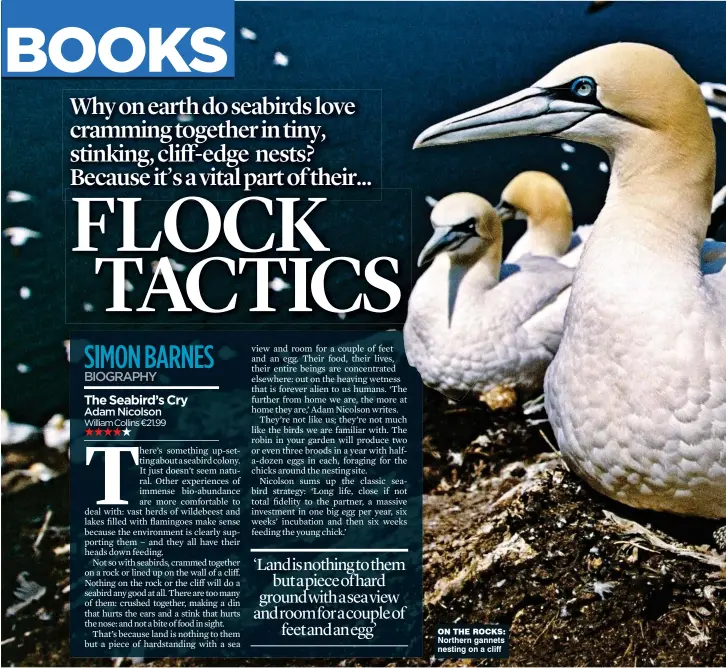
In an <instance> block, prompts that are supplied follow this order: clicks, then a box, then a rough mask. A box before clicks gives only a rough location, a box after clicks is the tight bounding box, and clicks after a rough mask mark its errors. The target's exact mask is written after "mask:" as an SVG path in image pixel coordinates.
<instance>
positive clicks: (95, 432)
mask: <svg viewBox="0 0 726 668" xmlns="http://www.w3.org/2000/svg"><path fill="white" fill-rule="evenodd" d="M83 433H84V434H85V435H86V436H121V435H123V436H131V430H130V429H128V428H127V429H119V428H118V427H116V428H115V429H109V428H106V429H99V428H96V429H91V428H90V427H89V428H88V429H86V430H85V431H84V432H83Z"/></svg>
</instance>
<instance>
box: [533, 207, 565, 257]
mask: <svg viewBox="0 0 726 668" xmlns="http://www.w3.org/2000/svg"><path fill="white" fill-rule="evenodd" d="M527 233H528V234H529V236H530V239H531V243H530V252H531V253H532V255H546V256H549V257H562V256H563V255H564V254H565V253H566V252H567V249H568V248H569V247H570V243H571V240H572V213H571V212H569V211H568V212H566V211H562V212H561V213H560V214H558V215H548V216H546V217H544V218H538V217H536V216H528V217H527Z"/></svg>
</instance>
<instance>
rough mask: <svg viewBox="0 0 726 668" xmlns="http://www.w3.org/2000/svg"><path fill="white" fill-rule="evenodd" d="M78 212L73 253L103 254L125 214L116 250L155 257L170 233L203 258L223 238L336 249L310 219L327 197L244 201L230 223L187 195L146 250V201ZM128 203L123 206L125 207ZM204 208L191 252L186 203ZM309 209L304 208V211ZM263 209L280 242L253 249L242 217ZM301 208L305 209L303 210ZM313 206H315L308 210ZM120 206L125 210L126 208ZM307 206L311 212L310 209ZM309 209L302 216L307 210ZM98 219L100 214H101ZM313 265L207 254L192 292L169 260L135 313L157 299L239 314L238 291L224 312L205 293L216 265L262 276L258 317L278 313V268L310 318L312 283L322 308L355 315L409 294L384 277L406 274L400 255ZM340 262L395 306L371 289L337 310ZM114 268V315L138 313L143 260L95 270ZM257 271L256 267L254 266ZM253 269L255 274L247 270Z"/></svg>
mask: <svg viewBox="0 0 726 668" xmlns="http://www.w3.org/2000/svg"><path fill="white" fill-rule="evenodd" d="M73 201H74V202H76V205H77V208H78V245H77V246H75V247H74V248H73V251H74V252H81V253H96V252H98V248H97V247H96V246H94V241H93V238H94V235H96V234H104V233H105V232H106V216H107V214H114V213H117V212H118V213H120V214H121V216H122V245H121V246H119V247H118V248H117V249H116V250H117V251H118V252H120V253H153V252H157V251H158V250H159V247H160V245H161V241H162V236H164V237H166V239H167V241H168V242H169V243H171V245H172V246H173V247H174V248H175V249H177V250H178V251H180V252H182V253H185V254H195V253H202V252H204V251H206V250H207V249H209V248H210V247H211V246H213V245H214V244H215V243H216V242H217V241H218V239H220V237H221V236H223V237H224V238H225V240H226V242H227V243H228V244H229V245H230V246H231V247H232V248H234V249H235V250H236V251H238V252H240V253H245V254H246V255H252V256H254V255H255V254H259V253H266V252H269V251H271V250H275V251H277V252H281V253H282V252H285V253H300V252H302V250H301V248H300V247H299V246H298V242H299V240H303V241H304V242H305V244H306V245H307V247H308V248H309V249H310V250H311V251H313V252H315V253H327V252H330V248H328V247H327V246H326V245H325V244H324V243H323V242H322V241H321V240H320V238H319V237H318V235H317V234H316V233H315V232H314V230H313V229H312V227H311V226H310V225H309V224H308V222H307V220H306V217H307V216H308V215H310V213H311V212H312V211H313V210H314V209H315V208H316V207H318V206H319V205H321V204H322V203H323V202H326V201H327V200H326V199H325V198H315V197H313V198H310V199H308V200H301V199H300V198H297V197H278V198H276V199H274V200H272V199H269V198H266V197H245V198H244V199H241V200H238V201H237V202H235V203H234V204H232V206H230V207H229V209H227V211H226V213H225V215H224V218H222V214H221V213H220V211H219V210H218V209H217V207H216V206H215V205H214V203H212V202H210V201H209V200H206V199H204V198H203V197H194V196H190V197H184V198H182V199H179V200H176V201H175V202H173V203H172V204H171V206H170V207H169V208H168V209H167V212H166V215H165V216H164V230H163V232H161V231H160V232H158V233H157V234H156V237H155V238H154V241H153V242H152V243H151V245H150V246H147V247H139V246H137V244H136V204H137V202H140V201H141V198H138V197H120V198H97V197H86V198H76V199H74V200H73ZM117 204H120V206H117ZM185 204H186V205H188V206H189V205H191V206H198V207H201V208H202V209H203V211H204V214H205V216H206V223H207V234H206V238H205V240H204V242H203V243H202V244H201V245H200V246H198V247H197V248H190V247H188V246H187V245H186V244H185V243H184V242H183V241H182V239H181V236H180V234H179V223H178V216H179V211H180V209H181V207H182V206H184V205H185ZM301 204H302V206H300V205H301ZM250 205H252V206H258V207H259V206H263V207H264V208H265V210H266V212H267V214H268V215H269V216H274V215H277V216H278V217H279V221H280V233H279V237H278V234H277V232H272V233H271V234H270V235H269V237H268V238H267V240H266V242H265V243H264V244H263V245H261V246H258V247H250V246H248V245H247V244H246V243H245V241H244V239H243V235H242V234H240V224H239V220H238V218H239V217H240V214H241V212H242V211H243V209H244V208H245V207H247V206H250ZM99 206H100V207H104V208H105V212H104V213H98V212H96V213H92V207H93V208H94V209H95V208H96V207H99ZM298 207H300V208H299V209H298ZM304 207H307V208H304ZM118 209H120V212H119V211H118ZM303 209H304V210H303ZM300 212H302V213H300ZM95 216H97V217H95ZM311 262H312V258H311V257H294V258H286V257H282V258H280V257H272V258H270V257H265V258H261V257H241V258H238V259H237V260H233V259H232V258H229V257H221V256H213V257H205V258H204V259H203V260H200V261H199V262H197V263H196V264H194V265H193V266H192V267H191V268H190V269H189V272H188V273H187V274H186V278H185V281H184V288H182V285H181V284H180V281H179V277H180V275H179V274H177V273H176V272H175V271H174V267H173V266H172V263H171V260H170V259H169V258H168V257H162V258H161V259H160V260H159V262H158V263H157V264H156V268H155V270H154V273H153V275H152V278H151V283H150V285H149V288H148V290H147V292H146V298H145V300H144V303H143V305H142V306H141V307H139V308H137V309H135V310H136V311H138V312H149V311H154V310H156V309H155V308H154V307H153V306H151V305H150V300H151V298H152V297H154V296H155V295H166V296H167V297H168V298H169V300H170V302H171V306H170V307H169V308H168V311H169V312H177V313H182V312H189V311H192V310H194V309H198V310H200V311H204V312H205V313H226V312H228V311H233V310H234V309H235V308H236V306H237V298H238V294H234V295H233V296H231V298H230V300H229V302H228V303H227V304H226V305H225V306H223V307H221V308H213V307H211V306H210V305H209V304H208V303H207V302H206V301H205V299H204V295H203V294H202V290H201V280H202V275H203V272H204V269H205V268H206V267H207V266H209V265H211V264H220V263H221V264H222V265H223V266H224V267H225V268H226V270H227V271H229V272H230V274H231V275H232V276H241V275H242V274H245V275H247V274H249V273H250V272H251V271H255V272H256V278H255V290H256V305H255V306H254V307H252V308H251V309H250V311H252V312H272V311H275V310H276V309H275V308H273V307H271V306H270V304H269V293H270V290H271V289H272V288H271V286H270V276H271V274H270V269H271V267H274V268H279V270H280V271H282V273H283V274H285V275H286V276H291V277H292V279H293V281H294V295H295V299H294V305H293V306H292V308H290V309H289V311H290V312H297V313H306V312H308V313H309V312H311V311H312V310H313V309H312V308H311V307H310V305H309V304H308V280H309V292H310V294H311V296H312V298H313V300H314V301H315V303H316V304H317V305H318V306H319V307H321V308H322V309H324V310H326V311H329V312H331V313H350V312H351V311H358V310H360V309H363V310H366V311H370V312H372V313H386V312H388V311H390V310H392V309H394V308H395V307H396V306H397V305H398V303H399V302H400V301H401V290H400V288H399V287H398V285H396V284H395V283H394V282H393V281H391V280H390V279H388V278H385V277H384V276H383V275H381V273H380V272H379V267H385V266H386V265H388V267H390V269H391V270H392V271H393V273H394V274H398V270H399V266H398V260H397V259H396V258H393V257H387V256H381V257H377V258H374V259H372V260H370V261H369V262H368V263H367V264H366V265H365V266H364V267H362V266H361V262H360V260H358V259H356V258H353V257H347V256H338V257H332V258H329V259H327V260H325V261H324V262H322V263H321V264H320V265H318V266H317V267H316V268H315V270H314V271H312V272H310V268H309V267H308V265H309V264H310V263H311ZM338 263H345V264H347V265H349V266H350V267H351V268H352V270H353V271H354V272H355V274H356V276H363V278H364V279H365V281H366V283H367V285H368V286H370V287H371V288H373V289H374V290H377V291H380V292H382V293H384V294H385V295H387V297H388V303H387V304H385V305H384V306H382V307H376V306H374V304H373V302H372V301H371V299H370V298H369V295H368V292H360V293H359V294H358V295H357V297H356V298H355V300H354V302H353V304H352V305H350V306H347V307H345V308H341V307H340V306H335V305H333V304H332V303H331V302H330V300H329V299H328V296H327V294H326V290H325V282H326V281H325V279H326V274H327V272H328V270H329V269H330V267H332V266H333V265H335V264H338ZM107 266H110V267H111V268H112V276H113V284H112V291H113V295H112V299H113V303H112V306H111V307H110V308H107V309H106V310H107V311H110V312H117V313H118V312H128V311H132V310H134V309H132V308H130V307H128V306H126V303H125V295H126V290H125V284H126V279H127V274H126V270H127V267H130V266H134V267H135V268H136V270H138V273H140V274H141V273H143V258H142V257H140V256H137V257H97V258H96V262H95V271H96V273H97V274H98V273H99V272H100V271H101V270H102V269H103V268H104V267H107ZM248 268H249V269H248ZM246 270H247V271H246Z"/></svg>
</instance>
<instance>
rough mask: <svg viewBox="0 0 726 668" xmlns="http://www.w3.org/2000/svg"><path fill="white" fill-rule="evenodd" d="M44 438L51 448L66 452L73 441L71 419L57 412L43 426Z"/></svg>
mask: <svg viewBox="0 0 726 668" xmlns="http://www.w3.org/2000/svg"><path fill="white" fill-rule="evenodd" d="M43 440H44V441H45V444H46V446H48V447H49V448H53V449H54V450H59V451H60V452H65V451H66V450H67V449H68V445H69V444H70V442H71V421H70V420H66V419H65V418H64V417H63V416H62V415H61V414H60V413H56V414H55V415H54V416H53V417H51V418H50V420H48V422H47V423H46V424H45V426H44V427H43Z"/></svg>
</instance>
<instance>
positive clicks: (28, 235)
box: [3, 227, 43, 246]
mask: <svg viewBox="0 0 726 668" xmlns="http://www.w3.org/2000/svg"><path fill="white" fill-rule="evenodd" d="M3 235H5V236H6V237H7V238H8V239H9V240H10V245H11V246H24V245H25V244H26V243H27V241H28V239H40V237H42V236H43V235H42V234H41V233H40V232H36V231H35V230H31V229H28V228H27V227H6V228H5V229H4V230H3Z"/></svg>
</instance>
